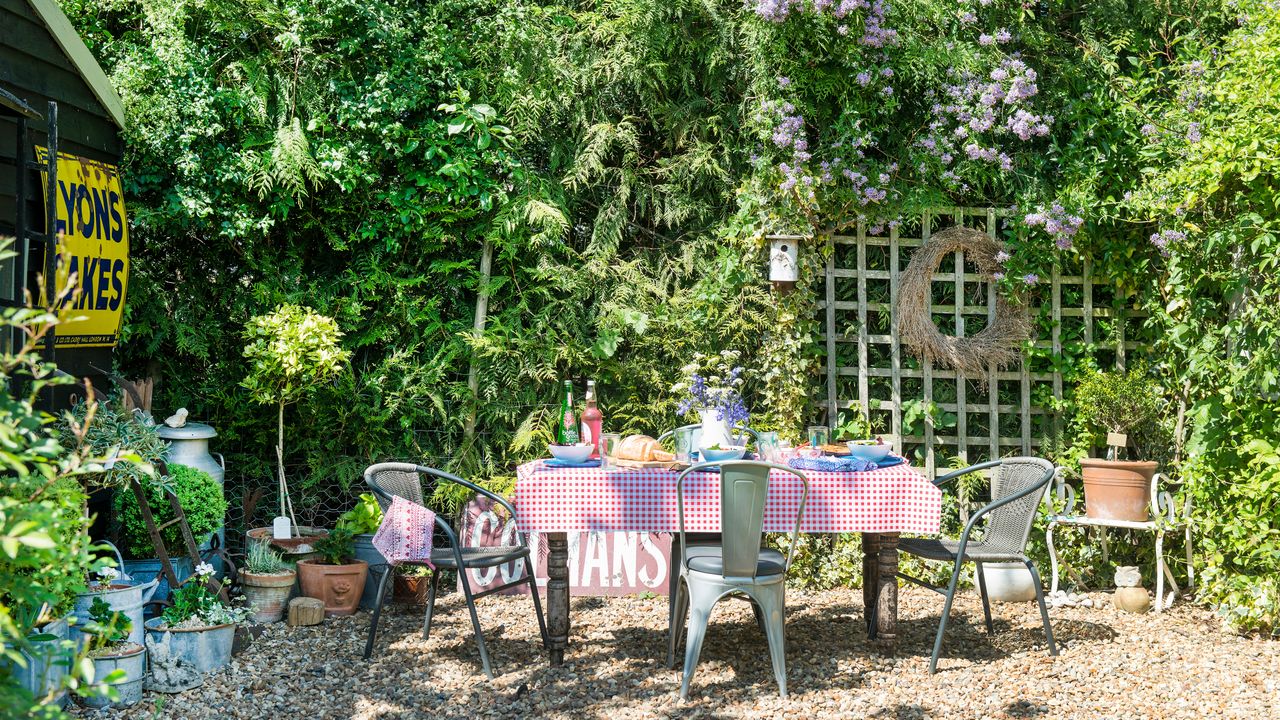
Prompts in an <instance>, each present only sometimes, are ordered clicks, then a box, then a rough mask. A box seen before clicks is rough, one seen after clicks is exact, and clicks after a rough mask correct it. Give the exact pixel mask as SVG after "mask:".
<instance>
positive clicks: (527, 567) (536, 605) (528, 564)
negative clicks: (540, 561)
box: [524, 557, 551, 649]
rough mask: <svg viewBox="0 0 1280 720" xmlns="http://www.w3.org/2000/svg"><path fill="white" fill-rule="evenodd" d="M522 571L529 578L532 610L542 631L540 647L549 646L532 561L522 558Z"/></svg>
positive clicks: (539, 630)
mask: <svg viewBox="0 0 1280 720" xmlns="http://www.w3.org/2000/svg"><path fill="white" fill-rule="evenodd" d="M524 571H525V573H527V575H526V577H528V578H529V594H530V595H532V596H533V612H534V613H536V614H537V616H538V632H540V633H542V647H543V648H544V649H549V648H550V647H551V636H550V635H548V634H547V620H546V618H545V617H543V615H542V598H540V597H538V577H537V576H536V575H534V574H533V561H532V560H530V559H529V558H527V557H526V558H525V559H524Z"/></svg>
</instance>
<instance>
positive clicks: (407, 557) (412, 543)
mask: <svg viewBox="0 0 1280 720" xmlns="http://www.w3.org/2000/svg"><path fill="white" fill-rule="evenodd" d="M435 530H436V514H435V513H433V512H431V511H430V510H428V509H427V508H425V507H423V506H421V505H419V504H418V503H416V502H413V501H412V500H406V499H404V498H402V497H400V496H398V495H397V496H396V497H394V498H392V500H391V506H390V507H388V508H387V511H386V512H385V513H383V514H382V524H381V525H379V526H378V532H377V533H375V534H374V536H373V546H374V547H375V548H377V550H378V552H380V553H382V556H383V557H385V558H386V559H387V562H389V563H391V564H392V565H399V564H400V563H402V562H421V563H426V564H427V565H428V566H430V567H431V568H432V569H434V568H435V565H432V564H431V539H432V535H433V534H434V533H435Z"/></svg>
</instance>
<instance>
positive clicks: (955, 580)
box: [929, 563, 960, 675]
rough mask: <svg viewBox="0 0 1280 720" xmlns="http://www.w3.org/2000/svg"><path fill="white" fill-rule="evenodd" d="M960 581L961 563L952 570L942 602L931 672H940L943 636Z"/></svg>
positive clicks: (930, 660)
mask: <svg viewBox="0 0 1280 720" xmlns="http://www.w3.org/2000/svg"><path fill="white" fill-rule="evenodd" d="M959 582H960V564H959V563H957V564H956V567H955V569H954V570H952V571H951V584H950V585H948V586H947V600H946V602H944V603H942V617H941V618H939V619H938V637H937V638H935V639H934V641H933V657H931V658H929V674H930V675H932V674H934V673H936V672H938V656H939V655H940V654H941V653H942V636H943V635H945V634H946V632H947V620H948V619H950V617H951V603H952V601H953V600H955V599H956V585H957V584H959Z"/></svg>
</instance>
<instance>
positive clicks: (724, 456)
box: [698, 445, 747, 462]
mask: <svg viewBox="0 0 1280 720" xmlns="http://www.w3.org/2000/svg"><path fill="white" fill-rule="evenodd" d="M746 452H747V448H746V446H744V445H730V446H728V447H722V448H720V449H719V450H710V449H708V448H702V449H700V450H698V456H699V457H700V458H701V459H702V462H727V461H729V460H741V459H742V456H743V455H744V454H745V453H746Z"/></svg>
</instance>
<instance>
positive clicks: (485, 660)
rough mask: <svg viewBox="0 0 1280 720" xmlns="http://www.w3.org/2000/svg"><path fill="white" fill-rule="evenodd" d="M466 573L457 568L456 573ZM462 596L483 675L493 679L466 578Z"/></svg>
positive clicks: (474, 601)
mask: <svg viewBox="0 0 1280 720" xmlns="http://www.w3.org/2000/svg"><path fill="white" fill-rule="evenodd" d="M466 571H467V569H466V568H464V567H460V568H458V573H459V574H462V573H465V572H466ZM459 584H460V585H462V594H463V595H464V596H466V598H467V611H468V612H470V613H471V629H472V630H473V631H474V632H475V634H476V647H478V648H479V649H480V664H481V665H483V666H484V674H485V675H488V676H489V679H490V680H492V679H493V667H492V666H491V665H490V664H489V650H488V649H487V648H486V647H485V645H484V633H483V632H481V630H480V616H479V615H477V614H476V599H475V598H474V597H472V595H471V583H469V582H467V578H466V577H463V578H462V582H461V583H459Z"/></svg>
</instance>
